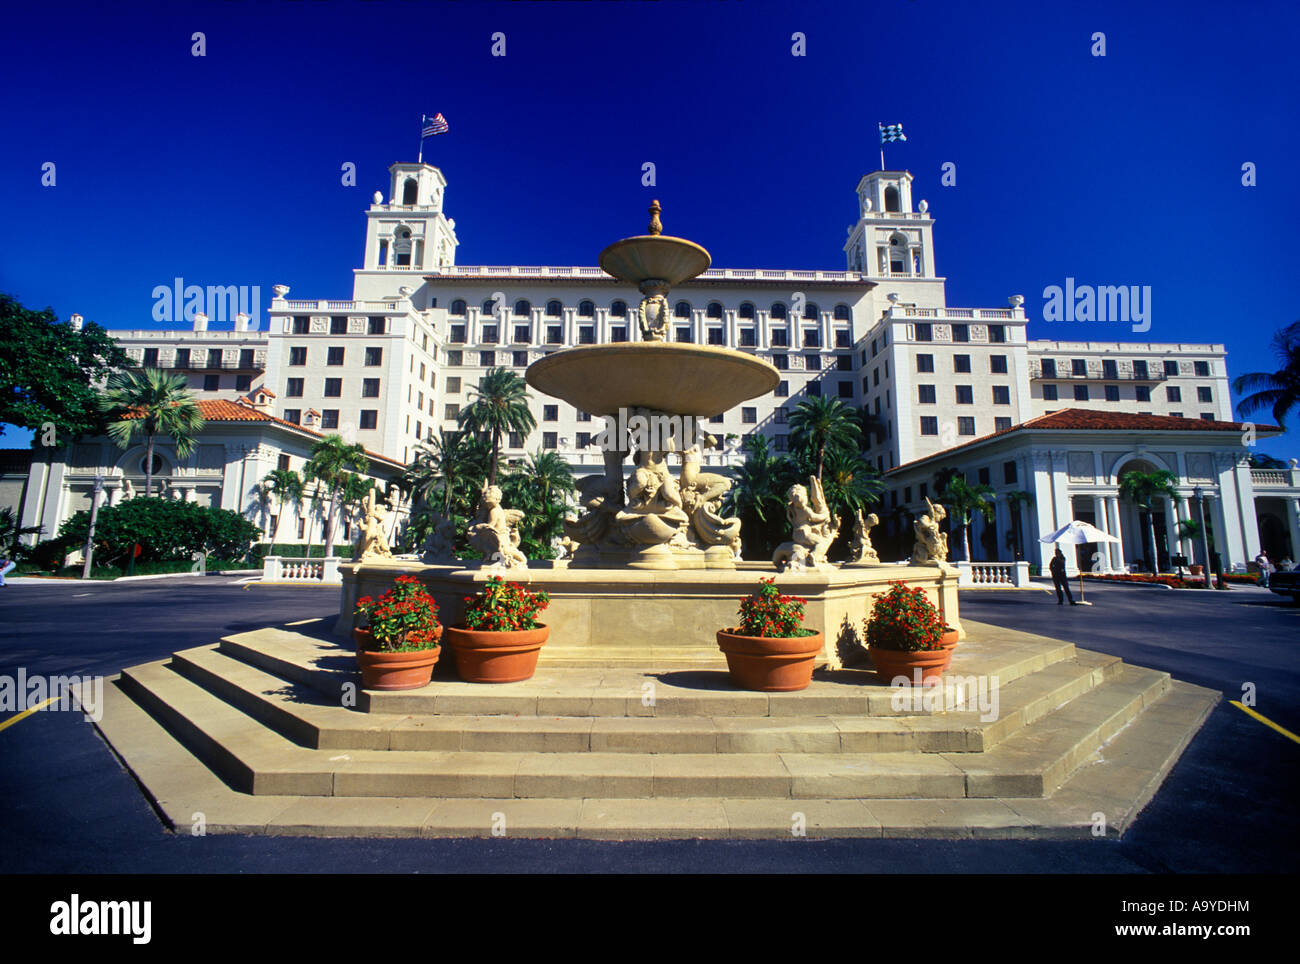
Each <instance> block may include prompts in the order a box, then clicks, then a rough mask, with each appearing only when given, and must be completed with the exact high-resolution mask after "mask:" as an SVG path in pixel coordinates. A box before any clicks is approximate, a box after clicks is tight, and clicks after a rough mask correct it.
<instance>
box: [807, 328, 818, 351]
mask: <svg viewBox="0 0 1300 964" xmlns="http://www.w3.org/2000/svg"><path fill="white" fill-rule="evenodd" d="M803 346H804V347H805V348H820V347H821V346H822V333H821V332H820V331H818V330H817V329H816V328H808V329H805V331H804V333H803Z"/></svg>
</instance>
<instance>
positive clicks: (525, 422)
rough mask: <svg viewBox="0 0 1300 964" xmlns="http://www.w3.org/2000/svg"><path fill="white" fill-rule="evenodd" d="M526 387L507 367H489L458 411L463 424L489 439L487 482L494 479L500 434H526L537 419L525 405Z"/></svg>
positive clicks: (521, 379) (534, 426)
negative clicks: (490, 455) (490, 447)
mask: <svg viewBox="0 0 1300 964" xmlns="http://www.w3.org/2000/svg"><path fill="white" fill-rule="evenodd" d="M526 388H527V383H526V382H525V381H524V380H523V378H521V377H520V376H519V375H517V374H516V373H515V372H512V371H510V370H509V369H508V368H489V369H488V370H487V372H485V373H484V375H483V377H482V378H481V379H480V380H479V383H478V387H477V388H471V389H470V394H469V397H470V403H469V405H467V406H466V407H465V410H464V411H463V412H461V413H460V424H461V426H462V427H463V428H466V429H468V430H469V431H471V432H482V433H485V434H486V435H488V436H489V437H490V438H491V440H492V461H491V462H490V463H489V465H488V477H487V481H488V484H489V485H495V484H496V480H497V461H498V458H499V456H500V452H501V436H502V435H503V434H505V433H506V432H518V433H519V434H520V435H525V436H526V435H527V434H528V433H529V432H531V431H532V430H533V429H535V428H536V427H537V420H536V419H535V418H533V413H532V412H531V411H529V408H528V401H529V398H528V392H527V391H526V390H525V389H526Z"/></svg>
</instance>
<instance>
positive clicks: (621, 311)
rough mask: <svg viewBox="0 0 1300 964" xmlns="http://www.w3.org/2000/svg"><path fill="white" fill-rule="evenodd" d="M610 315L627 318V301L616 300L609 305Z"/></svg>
mask: <svg viewBox="0 0 1300 964" xmlns="http://www.w3.org/2000/svg"><path fill="white" fill-rule="evenodd" d="M609 315H610V317H611V318H626V317H627V302H626V301H615V302H614V303H613V304H611V305H610V306H609Z"/></svg>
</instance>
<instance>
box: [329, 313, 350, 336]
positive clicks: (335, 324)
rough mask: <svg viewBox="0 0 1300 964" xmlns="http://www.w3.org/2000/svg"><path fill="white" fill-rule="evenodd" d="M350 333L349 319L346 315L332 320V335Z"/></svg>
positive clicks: (336, 316)
mask: <svg viewBox="0 0 1300 964" xmlns="http://www.w3.org/2000/svg"><path fill="white" fill-rule="evenodd" d="M347 333H348V319H347V317H346V316H344V315H334V316H333V317H331V318H330V334H331V335H346V334H347Z"/></svg>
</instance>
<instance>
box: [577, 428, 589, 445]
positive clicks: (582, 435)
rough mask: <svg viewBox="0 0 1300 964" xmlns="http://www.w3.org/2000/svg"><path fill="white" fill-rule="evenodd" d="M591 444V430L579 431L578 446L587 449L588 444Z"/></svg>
mask: <svg viewBox="0 0 1300 964" xmlns="http://www.w3.org/2000/svg"><path fill="white" fill-rule="evenodd" d="M590 444H591V433H590V432H579V433H578V448H580V449H585V448H586V447H587V446H588V445H590Z"/></svg>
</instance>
